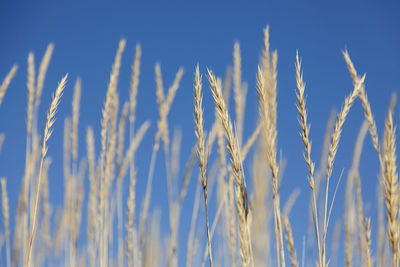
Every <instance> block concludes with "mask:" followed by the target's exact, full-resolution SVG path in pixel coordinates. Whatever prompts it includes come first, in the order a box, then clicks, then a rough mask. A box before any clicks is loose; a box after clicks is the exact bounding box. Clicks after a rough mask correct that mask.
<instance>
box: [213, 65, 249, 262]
mask: <svg viewBox="0 0 400 267" xmlns="http://www.w3.org/2000/svg"><path fill="white" fill-rule="evenodd" d="M208 80H209V82H210V85H211V90H212V93H213V97H214V100H215V105H216V108H217V110H218V116H219V118H220V120H221V122H222V126H223V128H224V130H225V137H226V139H227V143H228V152H229V154H230V157H231V163H232V167H233V174H234V178H235V181H236V185H237V186H236V190H235V191H236V192H235V194H236V211H237V213H238V222H239V223H238V225H239V240H240V255H241V258H242V262H243V265H245V266H247V265H249V264H250V262H252V259H251V257H250V255H251V254H252V253H251V251H250V243H249V241H248V240H249V238H250V237H248V236H247V234H248V231H247V226H246V225H247V218H246V215H247V212H248V206H247V201H248V199H247V189H246V184H245V181H244V175H243V168H242V160H241V157H240V150H239V143H238V140H237V138H236V137H235V135H234V133H233V129H232V123H231V121H230V118H229V115H228V110H227V108H226V105H225V101H224V98H223V96H222V92H221V88H220V87H219V85H218V82H217V80H216V78H215V76H214V74H213V72H212V71H211V70H209V71H208Z"/></svg>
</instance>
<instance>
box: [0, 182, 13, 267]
mask: <svg viewBox="0 0 400 267" xmlns="http://www.w3.org/2000/svg"><path fill="white" fill-rule="evenodd" d="M6 184H7V182H6V179H5V178H4V177H3V178H1V195H2V198H1V199H2V201H1V202H2V208H3V225H4V230H5V231H4V235H5V239H6V258H7V266H11V259H10V258H11V255H10V212H9V204H8V195H7V186H6Z"/></svg>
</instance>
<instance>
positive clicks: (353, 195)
mask: <svg viewBox="0 0 400 267" xmlns="http://www.w3.org/2000/svg"><path fill="white" fill-rule="evenodd" d="M269 38H270V36H269V29H268V27H267V28H266V29H265V30H264V48H263V51H262V57H261V61H260V64H259V66H258V72H257V74H256V82H257V85H256V87H257V88H256V89H255V90H257V94H258V102H257V103H258V111H259V114H258V115H259V120H258V123H257V125H256V126H255V127H254V129H251V133H252V134H251V135H250V136H249V137H248V139H247V140H244V137H245V136H244V129H245V128H248V127H249V126H248V125H246V119H245V108H246V98H247V90H248V88H247V84H246V83H245V82H243V81H242V70H241V68H242V66H241V53H240V44H239V43H238V42H236V43H235V44H234V48H233V71H232V70H231V69H230V68H228V69H227V72H226V76H225V78H224V79H222V78H220V77H218V76H217V75H216V74H215V73H214V72H213V70H210V69H207V70H203V71H202V70H201V68H200V67H199V65H197V67H195V66H194V65H193V70H192V71H193V72H194V78H193V88H194V89H193V92H194V93H193V95H194V98H193V99H192V100H191V101H193V103H194V104H193V107H194V108H193V110H189V111H188V112H192V113H193V116H194V124H193V128H191V129H184V130H183V132H184V134H185V135H193V136H195V137H196V143H194V144H192V147H193V150H192V153H191V155H190V156H189V158H188V159H187V160H186V164H185V165H184V164H181V162H180V159H179V158H180V153H179V151H180V146H181V133H180V132H179V131H175V132H174V134H173V137H172V139H171V136H170V128H171V127H170V126H169V125H170V119H169V118H168V115H169V112H170V110H171V107H172V105H173V101H174V99H175V96H176V94H177V93H178V89H179V88H180V82H181V79H182V76H183V75H184V71H183V69H182V68H179V70H178V71H177V73H176V75H175V78H174V80H173V82H172V84H171V86H170V87H169V89H168V90H167V91H164V85H163V78H162V71H161V65H160V64H159V63H157V64H156V65H155V95H156V97H155V99H154V102H155V103H156V104H157V106H158V113H159V118H158V120H157V121H156V122H155V123H153V127H155V128H156V131H155V135H154V136H153V137H152V138H153V139H152V140H153V143H152V147H151V148H148V151H151V157H150V161H149V162H150V163H149V164H150V165H149V166H137V163H136V156H135V154H136V152H137V149H138V148H139V146H140V145H141V143H142V140H143V139H144V138H146V135H149V134H148V133H147V131H148V129H149V127H150V122H149V121H146V122H144V123H143V124H142V125H140V126H139V127H137V126H136V125H135V122H136V107H137V103H138V102H140V99H139V100H138V99H137V96H138V90H140V86H139V78H140V63H141V62H140V61H141V53H142V52H141V47H140V45H136V49H135V56H134V60H133V63H132V76H131V87H130V92H129V99H128V100H127V101H125V102H121V100H120V98H119V94H118V79H119V73H120V68H121V62H122V57H123V52H124V50H125V48H126V47H127V45H126V41H125V40H124V39H122V40H121V41H120V43H119V46H118V49H117V52H116V56H115V60H114V63H113V65H112V70H111V74H110V78H109V84H108V89H107V93H106V96H105V101H104V106H103V109H102V119H101V122H100V123H101V130H100V132H99V133H97V134H96V133H95V132H94V131H93V128H92V127H91V126H89V125H80V123H79V118H80V116H79V115H80V111H81V108H80V105H81V102H82V101H81V96H82V91H83V90H85V88H84V87H83V86H82V84H81V80H80V78H78V79H77V81H76V82H75V86H74V90H73V100H72V114H71V117H67V118H65V123H64V147H63V149H64V156H63V168H64V203H63V205H62V207H60V208H59V212H58V213H56V214H55V216H51V215H50V210H51V209H50V203H49V193H50V192H49V184H50V183H52V177H50V176H49V175H48V169H49V168H50V162H51V161H50V159H49V158H48V155H47V151H48V146H47V142H48V140H49V138H50V136H51V134H52V130H53V128H54V127H59V123H57V124H55V120H56V115H57V114H56V111H57V107H58V105H59V103H60V101H62V99H61V96H62V94H63V92H64V88H66V87H67V88H68V87H71V81H69V80H68V79H67V77H68V76H67V75H65V76H64V77H63V78H62V79H61V81H60V83H59V84H58V86H55V85H52V86H54V87H55V88H56V90H55V93H54V96H53V98H52V100H51V103H50V106H49V109H48V112H47V115H46V117H45V127H44V132H43V133H41V131H40V130H38V121H39V120H41V119H44V116H43V117H42V115H41V114H39V106H40V100H41V95H42V91H43V87H44V83H45V77H46V72H47V69H48V66H49V63H50V60H51V57H52V53H53V50H54V45H53V44H50V45H49V46H48V47H47V50H46V52H45V55H44V56H43V59H42V61H41V64H40V67H39V69H38V74H37V75H36V66H35V57H34V54H33V52H31V53H29V55H28V59H27V62H28V69H27V82H26V85H27V98H28V101H27V103H28V106H27V113H26V116H27V117H26V125H27V129H26V133H27V138H26V154H25V171H24V176H23V177H22V182H21V189H20V194H19V196H18V207H17V210H16V211H12V212H10V211H9V196H8V193H7V188H6V187H7V182H6V181H7V178H2V179H1V195H2V198H1V200H2V213H3V226H4V227H3V228H2V229H3V230H2V233H1V241H3V240H4V242H0V248H1V249H3V246H4V251H5V253H4V255H5V259H1V260H2V263H3V265H5V266H40V265H46V266H53V265H54V266H58V265H65V266H165V265H167V266H183V265H184V262H183V261H182V259H183V258H185V259H186V265H188V266H200V265H201V266H203V265H205V264H207V265H210V266H213V265H215V266H271V265H276V266H278V267H280V266H283V267H284V266H286V265H291V266H296V267H297V266H304V264H305V262H306V264H307V265H308V266H313V265H316V266H318V267H327V266H328V265H329V266H331V265H333V263H336V264H337V265H338V266H342V265H346V266H360V265H362V266H389V265H392V266H399V264H400V247H399V243H400V215H399V213H400V211H399V209H400V200H399V194H400V186H399V176H398V169H397V167H398V166H397V164H398V160H397V154H396V153H397V152H396V126H395V118H396V116H394V107H395V101H396V100H395V96H394V97H392V102H391V104H390V106H389V107H388V113H387V117H386V119H385V127H384V134H383V137H382V139H379V138H378V130H377V126H376V125H377V124H376V122H375V118H374V116H373V112H372V108H371V105H370V103H369V100H368V97H367V94H366V90H365V78H366V75H365V74H364V75H362V76H360V75H359V74H358V73H357V71H356V68H355V66H354V64H353V62H352V61H351V59H350V55H349V53H348V52H347V51H343V56H344V60H345V62H346V65H347V68H348V70H349V73H350V77H351V78H352V81H353V89H352V91H351V92H350V94H349V95H348V96H346V97H345V98H344V100H343V104H342V107H341V109H340V110H339V112H337V113H335V114H334V117H335V119H334V120H332V122H330V123H328V127H327V131H326V132H327V133H326V136H327V137H326V138H325V140H326V141H325V143H324V145H323V156H322V160H321V161H322V163H321V166H320V168H319V169H318V170H316V169H315V161H314V160H313V159H312V156H311V155H312V154H311V149H312V145H311V144H312V140H311V127H310V124H311V123H310V121H309V118H308V112H307V103H306V85H305V80H306V79H305V78H304V77H303V67H302V62H301V57H300V55H299V52H297V54H296V55H293V56H294V57H293V61H294V63H295V68H294V71H295V73H296V75H295V82H296V85H297V88H296V90H294V91H293V94H294V95H295V96H296V97H297V105H296V106H297V110H298V122H299V133H300V138H299V140H298V142H299V143H301V142H302V143H303V145H304V152H303V156H304V160H305V166H304V167H305V168H306V169H307V173H308V177H304V187H305V188H309V189H308V190H307V191H308V192H309V193H310V206H309V207H308V206H305V207H303V209H304V210H307V209H309V210H310V214H311V216H310V218H311V219H310V226H311V227H312V228H313V232H314V236H313V237H312V238H311V239H312V240H309V242H308V243H309V244H311V247H312V250H313V251H314V255H317V256H316V257H312V256H311V258H309V259H305V252H304V251H305V246H306V245H305V243H306V242H305V239H303V240H296V235H294V234H293V229H296V226H297V225H296V224H297V221H296V220H293V219H291V218H290V210H291V208H292V206H293V205H294V203H295V201H296V198H297V196H298V189H293V193H292V195H291V196H290V197H289V198H288V199H287V201H286V204H285V207H284V208H283V209H282V207H281V205H282V204H281V199H282V196H281V192H280V187H281V183H282V175H283V169H284V165H285V164H284V162H283V160H282V159H281V158H279V156H278V150H279V143H278V135H279V133H278V130H277V122H278V114H277V111H278V108H277V106H278V101H277V75H278V72H277V63H278V53H277V51H272V52H271V51H270V44H269ZM17 69H18V67H17V66H16V65H14V66H13V67H12V68H11V70H10V71H9V73H8V74H6V75H5V78H4V80H3V82H2V83H1V85H0V105H1V103H2V101H3V99H4V96H5V93H6V90H7V88H8V87H9V86H10V84H12V79H13V77H14V76H15V75H16V72H17ZM192 71H189V73H191V72H192ZM202 72H203V74H205V75H206V76H207V80H208V86H207V87H209V89H210V90H209V91H208V90H205V89H204V88H205V87H206V86H203V80H202ZM222 81H223V82H222ZM232 84H233V86H232ZM231 87H233V98H234V103H235V105H234V110H235V111H234V116H232V115H231V114H232V113H233V112H230V108H229V102H230V92H231ZM204 94H210V95H211V94H212V96H213V99H214V104H215V110H214V111H215V119H214V121H213V122H211V125H212V126H211V128H210V129H206V126H205V125H209V122H206V121H205V118H208V116H204V115H203V113H204V112H210V111H209V110H204V109H203V95H204ZM357 99H360V101H361V104H362V107H363V109H364V117H365V122H364V124H363V126H362V127H361V129H360V132H359V135H358V138H357V141H356V143H355V148H354V156H353V162H352V165H351V166H352V167H351V169H350V171H349V174H348V176H347V182H346V194H345V196H344V197H345V214H344V216H343V218H333V217H332V216H331V215H332V214H333V213H332V210H333V209H335V199H336V198H337V197H339V196H336V193H337V191H338V187H342V186H344V185H341V184H339V182H338V184H337V185H336V187H335V186H334V185H332V183H331V179H332V173H333V170H334V163H335V159H336V155H337V151H338V149H339V148H340V141H341V138H342V129H343V126H344V124H345V123H346V120H347V118H348V114H349V113H350V112H351V107H352V106H353V105H355V103H356V100H357ZM83 101H84V100H83ZM120 103H123V105H121V104H120ZM233 118H235V120H233ZM57 120H59V119H57ZM84 127H85V128H86V155H80V154H79V151H80V150H79V149H78V144H79V136H80V134H79V133H81V132H83V131H82V130H81V131H79V129H84ZM127 127H129V130H128V131H127V130H126V128H127ZM368 130H369V133H370V136H371V140H372V145H373V149H374V150H375V151H376V153H377V155H378V160H379V162H378V163H379V166H380V168H381V170H380V175H379V190H378V191H379V197H378V199H377V200H378V201H377V207H378V210H379V214H380V217H379V220H378V226H377V227H376V228H373V227H372V225H371V218H370V215H368V210H367V209H366V208H365V206H366V205H365V204H364V200H363V198H362V189H363V185H362V181H363V179H362V177H361V175H360V171H359V164H360V158H361V154H362V148H363V143H364V139H365V136H366V134H367V131H368ZM126 138H128V140H125V139H126ZM96 139H98V140H99V141H100V142H99V143H100V147H99V148H97V149H96V148H95V143H96ZM0 140H1V142H0V148H1V143H2V142H3V141H4V135H1V139H0ZM171 140H172V141H171ZM214 145H216V146H217V148H216V152H215V153H213V146H214ZM161 146H162V150H163V153H164V157H163V158H164V164H165V173H164V174H163V175H164V176H165V179H166V184H167V187H166V193H167V199H166V201H167V203H168V219H169V221H168V225H169V232H168V233H166V234H164V233H160V228H161V224H164V223H165V222H163V221H161V220H160V213H159V211H157V209H154V208H152V206H151V205H150V204H151V202H152V199H153V201H154V197H152V196H153V194H152V192H153V191H152V188H153V187H154V186H155V185H154V184H153V178H154V176H155V168H156V166H157V165H156V161H157V155H158V152H159V150H160V147H161ZM254 146H255V148H254V149H252V148H253V147H254ZM313 149H314V148H313ZM96 151H97V153H96ZM3 153H4V152H3ZM214 154H215V155H214ZM196 156H197V159H198V169H197V168H196V167H197V164H195V162H196V160H195V159H196ZM251 156H252V157H251ZM226 157H229V161H228V160H227V159H226ZM248 158H252V169H253V170H252V172H251V175H247V174H248V173H250V172H248V171H246V170H245V166H247V165H246V164H244V162H245V160H248ZM56 160H58V159H56ZM301 160H302V159H299V161H301ZM183 165H184V166H185V170H184V175H183V177H182V178H181V179H179V169H180V166H183ZM288 167H289V168H290V166H288ZM146 170H147V173H146ZM192 173H194V175H192ZM196 175H197V176H196ZM126 176H128V177H129V188H128V191H129V194H128V196H127V198H126V199H123V180H124V179H125V177H126ZM146 176H147V180H145V181H146V190H145V192H144V194H143V195H144V197H143V200H141V202H137V198H138V197H137V192H136V182H137V180H138V179H141V180H143V179H145V177H146ZM8 179H15V178H14V177H12V178H11V177H10V178H8ZM86 179H87V180H88V184H89V188H88V189H85V188H84V185H85V184H86V182H85V180H86ZM339 181H340V179H339ZM190 183H194V184H196V188H197V189H196V191H195V192H196V193H195V194H194V196H193V197H194V204H193V208H192V214H191V220H189V219H188V218H186V217H189V216H182V214H181V210H182V206H183V204H184V202H185V200H186V198H188V197H192V196H187V194H186V193H187V189H188V186H189V184H190ZM249 184H252V188H253V189H251V187H250V186H248V185H249ZM289 186H290V185H289ZM321 186H325V187H324V188H322V187H321ZM320 189H322V190H320ZM201 190H202V191H203V198H202V199H201ZM213 192H216V193H215V194H216V197H215V200H216V202H214V198H211V196H212V194H213ZM11 197H12V198H13V197H14V196H11ZM201 202H203V204H204V206H203V205H200V203H201ZM138 203H141V204H140V205H139V204H138ZM85 207H87V208H85ZM138 207H139V208H138ZM202 207H204V209H202ZM85 209H86V210H85ZM202 212H204V214H203V215H204V217H205V220H204V221H200V219H199V218H201V217H202V214H201V213H202ZM85 215H86V216H85ZM384 215H385V217H383V216H384ZM10 216H15V225H10ZM381 218H386V220H385V221H384V220H383V219H381ZM339 220H343V222H344V237H345V238H344V239H343V241H340V239H339V238H338V232H339V231H340V230H339V229H340V228H339V227H336V226H335V235H336V237H335V238H334V241H333V244H332V247H333V249H332V251H333V252H332V254H331V255H329V253H328V249H327V248H328V244H327V242H328V239H327V235H328V233H329V232H331V231H332V232H333V229H332V227H330V225H331V224H332V223H331V222H332V221H336V222H337V221H339ZM83 221H85V222H86V228H85V229H86V233H85V234H86V237H85V235H84V233H82V231H80V230H81V229H83V228H82V227H81V224H82V222H83ZM189 221H190V232H189V233H186V234H187V236H188V238H187V243H186V244H182V242H181V241H182V240H181V238H180V233H181V232H182V231H183V229H186V228H182V229H181V228H180V227H179V226H180V224H182V222H184V223H187V224H188V225H189ZM271 221H272V222H271ZM271 224H273V226H271ZM336 225H339V224H336ZM12 227H14V228H13V229H10V228H12ZM10 233H13V234H14V235H13V236H12V237H11V236H10V235H11V234H10ZM375 233H376V234H377V240H376V241H374V236H375ZM385 233H386V235H385ZM162 236H167V238H166V239H164V238H163V237H162ZM304 236H306V233H304ZM81 240H84V241H81ZM312 241H315V243H314V242H312ZM340 242H343V244H340ZM374 243H376V244H377V249H374V248H373V247H372V244H374ZM299 244H303V248H302V252H301V251H299V248H300V245H299ZM186 245H187V249H186V255H182V254H181V255H179V253H181V251H185V250H183V249H182V248H183V247H184V246H186ZM203 248H204V250H202V249H203ZM340 248H343V251H342V252H341V253H342V254H343V255H344V256H345V257H344V258H343V259H341V258H336V257H337V249H340ZM272 251H274V252H272ZM1 255H3V254H1ZM299 255H301V256H300V257H299ZM207 258H208V261H207ZM206 262H207V263H206Z"/></svg>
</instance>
